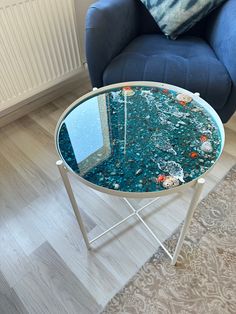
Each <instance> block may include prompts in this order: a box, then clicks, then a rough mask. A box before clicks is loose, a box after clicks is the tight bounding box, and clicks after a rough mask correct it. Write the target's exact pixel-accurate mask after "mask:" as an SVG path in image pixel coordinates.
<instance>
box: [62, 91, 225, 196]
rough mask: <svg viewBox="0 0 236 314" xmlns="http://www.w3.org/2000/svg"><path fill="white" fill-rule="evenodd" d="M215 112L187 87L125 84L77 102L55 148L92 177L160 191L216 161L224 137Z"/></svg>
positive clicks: (112, 185)
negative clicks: (184, 88) (166, 87)
mask: <svg viewBox="0 0 236 314" xmlns="http://www.w3.org/2000/svg"><path fill="white" fill-rule="evenodd" d="M176 89H177V88H176ZM196 99H197V97H196ZM208 107H209V105H208ZM213 112H214V111H213ZM213 116H214V115H212V114H211V113H209V110H207V109H205V108H204V106H203V105H201V104H200V103H198V102H197V101H196V100H193V99H192V97H191V96H190V95H189V94H185V93H183V92H177V91H176V90H169V89H164V88H161V87H148V86H123V87H120V88H114V89H110V90H108V91H107V92H104V93H100V94H98V95H96V96H94V97H90V98H87V99H85V100H84V101H82V102H80V103H75V104H74V106H72V108H71V109H70V110H69V111H68V112H67V114H66V116H65V117H64V118H63V119H62V120H61V122H60V125H59V128H58V131H57V149H58V151H59V153H60V155H61V157H62V159H63V160H64V161H65V163H66V164H67V165H68V166H69V167H70V168H71V169H72V170H73V171H74V172H75V173H77V174H78V175H79V176H80V177H82V178H84V179H85V180H87V181H89V182H90V183H93V184H95V185H98V186H101V187H104V188H108V189H113V190H119V191H125V192H157V191H161V190H166V189H170V188H173V187H176V186H179V185H183V184H186V183H187V182H190V181H192V180H194V179H196V178H198V177H200V176H201V175H202V174H204V173H205V172H206V171H207V170H208V169H209V168H211V166H212V165H213V164H214V163H215V161H216V159H217V158H218V157H219V155H220V154H221V151H222V138H221V133H220V128H219V126H218V124H217V122H216V120H215V119H214V118H213Z"/></svg>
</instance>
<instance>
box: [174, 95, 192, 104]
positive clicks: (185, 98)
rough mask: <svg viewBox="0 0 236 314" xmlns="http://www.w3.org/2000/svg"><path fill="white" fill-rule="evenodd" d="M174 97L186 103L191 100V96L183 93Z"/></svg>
mask: <svg viewBox="0 0 236 314" xmlns="http://www.w3.org/2000/svg"><path fill="white" fill-rule="evenodd" d="M176 99H177V100H178V101H184V102H186V103H189V102H191V101H192V97H190V96H189V95H185V94H178V95H177V97H176Z"/></svg>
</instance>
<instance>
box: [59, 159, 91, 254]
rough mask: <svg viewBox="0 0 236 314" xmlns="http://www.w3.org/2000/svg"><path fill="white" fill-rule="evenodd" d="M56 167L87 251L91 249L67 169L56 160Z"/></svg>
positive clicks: (60, 161) (61, 162)
mask: <svg viewBox="0 0 236 314" xmlns="http://www.w3.org/2000/svg"><path fill="white" fill-rule="evenodd" d="M56 165H57V167H58V169H59V171H60V174H61V177H62V181H63V183H64V185H65V188H66V191H67V194H68V196H69V199H70V202H71V206H72V208H73V210H74V213H75V216H76V219H77V221H78V224H79V226H80V230H81V232H82V235H83V238H84V242H85V244H86V246H87V249H88V250H89V249H90V248H91V247H90V244H89V240H88V236H87V232H86V230H85V227H84V223H83V220H82V217H81V215H80V211H79V208H78V205H77V202H76V200H75V196H74V193H73V190H72V187H71V184H70V180H69V178H68V175H67V169H66V168H65V166H64V164H63V161H62V160H58V161H57V162H56Z"/></svg>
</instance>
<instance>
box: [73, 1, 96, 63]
mask: <svg viewBox="0 0 236 314" xmlns="http://www.w3.org/2000/svg"><path fill="white" fill-rule="evenodd" d="M94 2H96V0H75V6H76V12H77V16H78V27H79V41H80V47H81V54H82V56H81V59H82V61H83V62H85V61H86V58H85V50H84V32H85V17H86V12H87V10H88V7H89V6H90V5H91V4H92V3H94Z"/></svg>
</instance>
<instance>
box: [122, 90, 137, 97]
mask: <svg viewBox="0 0 236 314" xmlns="http://www.w3.org/2000/svg"><path fill="white" fill-rule="evenodd" d="M123 94H124V95H126V96H128V97H129V96H133V95H134V94H135V91H134V90H133V89H123Z"/></svg>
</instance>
